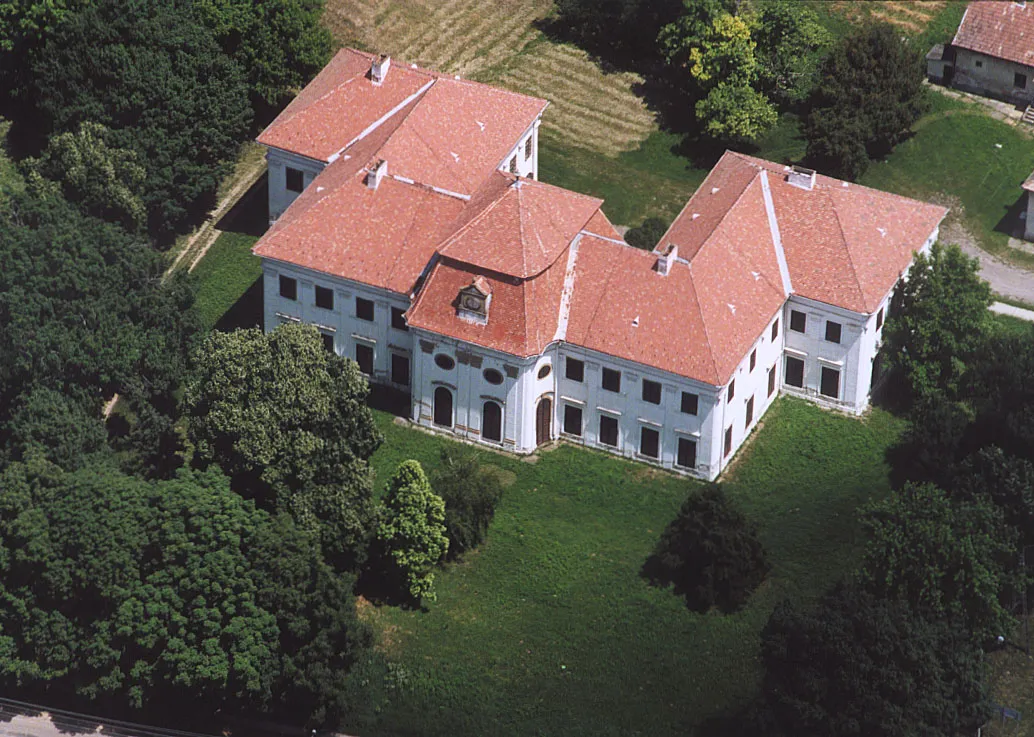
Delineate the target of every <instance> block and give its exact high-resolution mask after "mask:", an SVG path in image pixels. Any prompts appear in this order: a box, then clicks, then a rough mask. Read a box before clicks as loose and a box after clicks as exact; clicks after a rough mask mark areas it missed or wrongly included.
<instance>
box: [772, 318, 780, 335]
mask: <svg viewBox="0 0 1034 737" xmlns="http://www.w3.org/2000/svg"><path fill="white" fill-rule="evenodd" d="M778 337H779V319H778V318H776V321H775V322H774V323H772V340H775V339H776V338H778Z"/></svg>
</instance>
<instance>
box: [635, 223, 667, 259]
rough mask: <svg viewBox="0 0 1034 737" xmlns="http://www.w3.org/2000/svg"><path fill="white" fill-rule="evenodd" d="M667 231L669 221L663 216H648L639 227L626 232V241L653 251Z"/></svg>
mask: <svg viewBox="0 0 1034 737" xmlns="http://www.w3.org/2000/svg"><path fill="white" fill-rule="evenodd" d="M667 231H668V223H667V222H665V221H664V220H663V219H662V218H646V220H644V221H643V224H642V225H640V226H639V227H638V228H632V229H631V230H629V231H628V232H627V233H625V242H626V243H627V244H628V245H630V246H634V247H635V248H642V249H643V250H645V251H651V250H653V248H654V246H656V245H657V242H658V241H659V240H660V239H661V236H663V235H664V234H665V233H666V232H667Z"/></svg>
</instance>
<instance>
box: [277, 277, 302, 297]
mask: <svg viewBox="0 0 1034 737" xmlns="http://www.w3.org/2000/svg"><path fill="white" fill-rule="evenodd" d="M280 296H281V297H283V298H284V299H298V280H297V279H292V278H291V277H289V276H281V277H280Z"/></svg>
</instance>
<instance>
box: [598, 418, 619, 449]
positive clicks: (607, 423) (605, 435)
mask: <svg viewBox="0 0 1034 737" xmlns="http://www.w3.org/2000/svg"><path fill="white" fill-rule="evenodd" d="M600 442H601V443H602V444H603V445H609V446H610V447H611V448H616V447H618V421H617V419H616V418H614V417H607V415H600Z"/></svg>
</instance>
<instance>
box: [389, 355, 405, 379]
mask: <svg viewBox="0 0 1034 737" xmlns="http://www.w3.org/2000/svg"><path fill="white" fill-rule="evenodd" d="M391 380H392V381H393V382H394V383H396V384H401V385H402V386H409V356H402V355H399V354H398V353H392V354H391Z"/></svg>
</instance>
